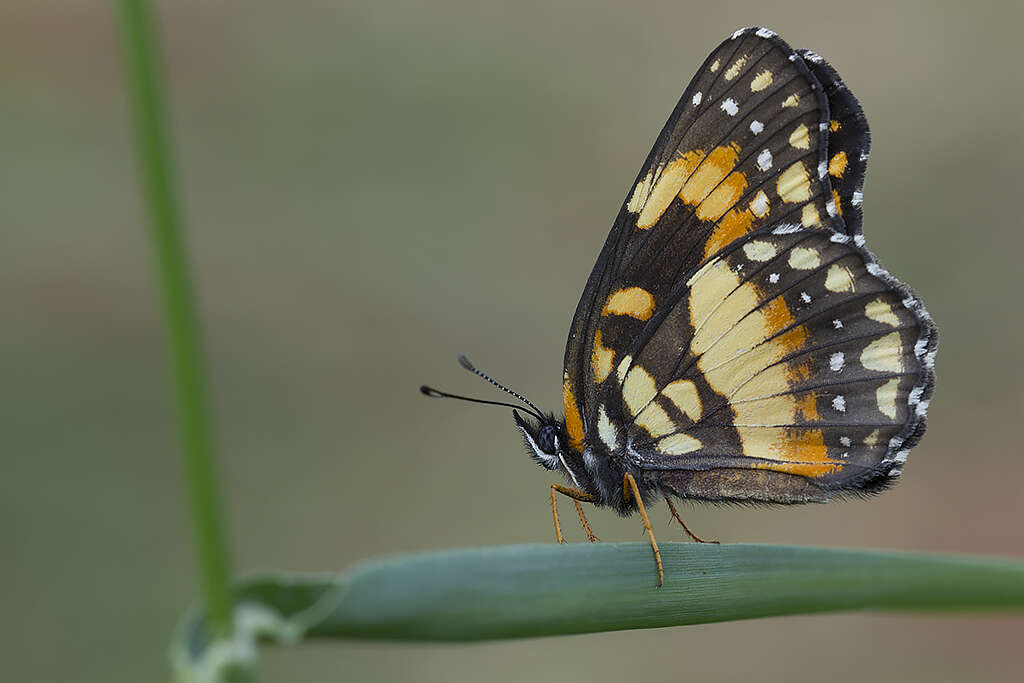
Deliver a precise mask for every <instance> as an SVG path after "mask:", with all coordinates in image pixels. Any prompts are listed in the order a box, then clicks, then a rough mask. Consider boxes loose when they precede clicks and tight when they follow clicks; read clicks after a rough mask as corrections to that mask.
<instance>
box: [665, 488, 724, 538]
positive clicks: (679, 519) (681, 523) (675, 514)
mask: <svg viewBox="0 0 1024 683" xmlns="http://www.w3.org/2000/svg"><path fill="white" fill-rule="evenodd" d="M665 502H666V503H668V509H669V511H670V512H671V513H672V516H673V517H675V518H676V521H677V522H679V526H681V527H683V531H685V532H686V533H687V535H689V537H690V538H692V539H693V540H695V541H697V543H714V544H715V545H718V541H705V540H704V539H703V538H701V537H700V536H698V535H697V534H695V533H693V532H692V531H690V527H688V526H686V522H684V521H683V518H682V517H680V516H679V513H678V512H676V506H675V505H673V504H672V499H671V498H669V497H668V496H665Z"/></svg>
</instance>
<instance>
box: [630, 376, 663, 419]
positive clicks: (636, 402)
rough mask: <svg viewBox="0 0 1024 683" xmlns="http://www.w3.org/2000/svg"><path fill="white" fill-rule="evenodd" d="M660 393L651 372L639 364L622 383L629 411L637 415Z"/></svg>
mask: <svg viewBox="0 0 1024 683" xmlns="http://www.w3.org/2000/svg"><path fill="white" fill-rule="evenodd" d="M657 393H658V387H657V386H656V385H655V383H654V378H653V377H651V373H649V372H647V371H646V370H644V369H643V368H642V367H640V366H639V365H636V366H633V367H632V368H631V369H630V371H629V372H628V373H627V374H626V381H625V382H623V383H622V397H623V398H624V399H625V400H626V405H627V406H629V412H630V413H631V414H632V415H634V416H636V415H637V414H638V413H639V412H640V411H641V410H643V409H644V408H645V407H646V406H647V404H648V403H650V402H651V400H653V399H654V397H655V396H656V395H657Z"/></svg>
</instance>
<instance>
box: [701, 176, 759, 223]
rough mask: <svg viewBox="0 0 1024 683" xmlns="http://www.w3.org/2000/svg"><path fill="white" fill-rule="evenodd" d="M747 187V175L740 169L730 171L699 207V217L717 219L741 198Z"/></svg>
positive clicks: (706, 219)
mask: <svg viewBox="0 0 1024 683" xmlns="http://www.w3.org/2000/svg"><path fill="white" fill-rule="evenodd" d="M745 189H747V177H746V176H745V175H743V174H742V173H740V172H739V171H735V172H733V173H730V174H729V175H727V176H726V177H725V180H723V181H722V182H721V183H720V184H719V185H718V187H716V188H715V189H714V190H712V191H711V194H709V195H708V196H707V199H705V200H704V201H702V202H701V203H700V206H698V207H697V218H699V219H701V220H702V221H717V220H718V219H719V218H721V217H722V216H723V215H725V212H726V211H728V210H729V209H730V208H732V207H733V206H734V205H735V204H736V202H738V201H739V200H740V197H742V196H743V191H744V190H745Z"/></svg>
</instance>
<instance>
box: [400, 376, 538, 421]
mask: <svg viewBox="0 0 1024 683" xmlns="http://www.w3.org/2000/svg"><path fill="white" fill-rule="evenodd" d="M420 393H421V394H423V395H424V396H429V397H431V398H457V399H459V400H460V401H469V402H470V403H486V404H487V405H489V406H505V407H506V408H512V409H516V408H518V409H520V410H522V408H523V407H522V406H520V405H516V404H515V403H505V402H504V401H488V400H485V399H482V398H473V397H471V396H460V395H459V394H449V393H448V392H447V391H440V390H438V389H435V388H434V387H428V386H427V385H425V384H424V385H423V386H421V387H420ZM534 417H536V418H537V419H538V420H543V419H544V417H543V416H542V415H540V414H539V413H537V414H535V415H534Z"/></svg>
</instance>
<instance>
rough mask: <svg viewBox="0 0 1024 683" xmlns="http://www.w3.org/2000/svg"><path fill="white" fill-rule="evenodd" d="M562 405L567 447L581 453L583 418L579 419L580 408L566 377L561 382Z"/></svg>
mask: <svg viewBox="0 0 1024 683" xmlns="http://www.w3.org/2000/svg"><path fill="white" fill-rule="evenodd" d="M562 405H563V407H564V408H565V431H567V432H568V433H569V446H570V447H571V448H572V449H573V450H574V451H576V452H577V453H582V452H583V418H582V417H580V407H579V405H578V404H577V403H576V394H574V393H573V390H572V383H571V382H570V381H569V378H568V377H565V378H564V379H563V381H562Z"/></svg>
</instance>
